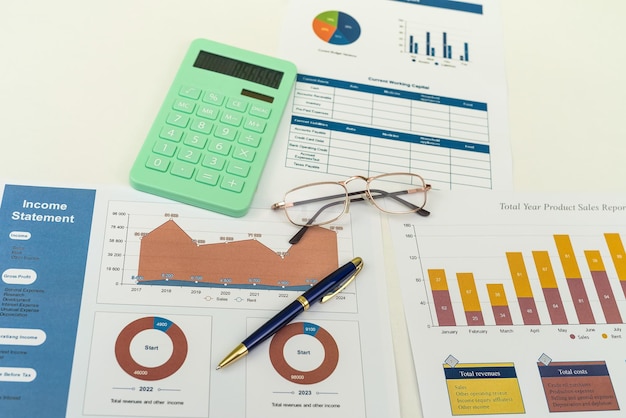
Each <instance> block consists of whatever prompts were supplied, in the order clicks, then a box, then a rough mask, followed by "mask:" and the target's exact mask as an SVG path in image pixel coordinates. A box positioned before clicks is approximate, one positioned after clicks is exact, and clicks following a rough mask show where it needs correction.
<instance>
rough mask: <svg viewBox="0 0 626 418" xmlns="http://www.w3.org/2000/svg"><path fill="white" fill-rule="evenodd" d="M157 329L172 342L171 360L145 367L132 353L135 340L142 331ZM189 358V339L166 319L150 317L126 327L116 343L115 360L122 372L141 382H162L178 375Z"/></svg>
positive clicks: (140, 319)
mask: <svg viewBox="0 0 626 418" xmlns="http://www.w3.org/2000/svg"><path fill="white" fill-rule="evenodd" d="M150 329H155V330H158V331H161V332H164V333H165V334H166V335H167V336H168V337H169V338H170V339H171V340H172V346H173V348H172V354H171V355H170V358H169V359H168V360H167V361H166V362H165V363H163V364H161V365H160V366H157V367H145V366H142V365H141V364H139V363H137V362H136V361H135V359H133V356H132V355H131V353H130V344H131V341H132V340H133V338H135V336H136V335H137V334H139V333H140V332H142V331H145V330H150ZM186 357H187V338H186V337H185V334H184V333H183V331H182V330H181V329H180V328H179V327H178V325H176V324H175V323H173V322H172V321H169V320H167V319H165V318H159V317H156V316H148V317H144V318H139V319H137V320H135V321H133V322H131V323H130V324H128V325H126V327H124V329H123V330H122V332H120V334H119V336H118V337H117V340H116V341H115V358H116V359H117V362H118V363H119V365H120V367H121V368H122V370H124V371H125V372H126V373H128V374H129V375H131V376H132V377H135V378H137V379H140V380H160V379H164V378H166V377H169V376H171V375H172V374H174V373H176V371H178V369H180V367H181V366H182V365H183V363H184V362H185V358H186Z"/></svg>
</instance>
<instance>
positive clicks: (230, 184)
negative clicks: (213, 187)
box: [220, 176, 245, 193]
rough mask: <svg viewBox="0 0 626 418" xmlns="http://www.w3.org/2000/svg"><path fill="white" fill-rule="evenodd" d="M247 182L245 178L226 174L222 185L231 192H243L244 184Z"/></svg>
mask: <svg viewBox="0 0 626 418" xmlns="http://www.w3.org/2000/svg"><path fill="white" fill-rule="evenodd" d="M244 184H245V182H244V181H243V179H240V178H238V177H233V176H224V178H223V179H222V182H221V183H220V187H221V188H222V189H225V190H230V191H231V192H237V193H239V192H241V191H242V190H243V185H244Z"/></svg>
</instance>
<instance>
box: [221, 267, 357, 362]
mask: <svg viewBox="0 0 626 418" xmlns="http://www.w3.org/2000/svg"><path fill="white" fill-rule="evenodd" d="M362 268H363V260H362V259H361V257H356V258H354V259H352V260H351V261H349V262H348V263H346V264H344V265H343V266H341V267H339V268H338V269H337V270H335V271H334V272H332V273H330V274H329V275H328V276H326V277H324V278H323V279H322V280H320V281H319V282H318V283H316V284H315V285H314V286H313V287H311V288H310V289H309V290H307V291H306V292H304V293H303V294H302V295H300V296H298V298H297V299H296V300H294V301H293V302H291V303H290V304H289V305H287V307H285V308H284V309H283V310H282V311H280V312H279V313H277V314H276V315H275V316H274V317H273V318H272V319H270V320H269V321H267V322H266V323H265V324H263V325H262V326H261V327H260V328H259V329H257V330H256V331H254V332H253V333H252V334H250V336H249V337H248V338H246V339H245V340H243V342H242V343H241V344H239V345H238V346H237V347H235V349H234V350H233V351H231V352H230V354H228V355H227V356H226V357H224V360H222V361H221V362H220V363H219V365H218V366H217V369H218V370H219V369H221V368H222V367H225V366H227V365H229V364H231V363H233V362H235V361H237V360H239V359H240V358H242V357H244V356H245V355H246V354H248V352H249V351H250V350H252V349H253V348H254V347H256V346H257V345H259V344H261V343H262V342H263V341H265V340H266V339H268V338H269V337H271V336H272V335H274V334H276V333H277V332H278V330H280V329H281V328H282V327H284V326H285V325H287V324H288V323H289V322H291V321H292V320H293V319H294V318H295V317H296V316H298V315H299V314H300V313H302V312H304V311H306V310H307V309H309V306H311V305H312V304H314V303H315V302H317V301H321V302H322V303H324V302H327V301H328V300H330V299H332V298H333V297H334V296H335V295H336V294H337V293H339V292H341V291H342V290H343V289H345V288H346V286H348V285H349V284H350V283H351V282H352V281H353V280H354V278H355V277H356V275H357V274H359V273H360V272H361V269H362Z"/></svg>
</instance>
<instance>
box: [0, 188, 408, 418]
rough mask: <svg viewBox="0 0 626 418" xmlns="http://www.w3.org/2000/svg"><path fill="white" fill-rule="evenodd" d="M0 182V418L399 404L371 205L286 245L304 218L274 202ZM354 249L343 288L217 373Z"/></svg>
mask: <svg viewBox="0 0 626 418" xmlns="http://www.w3.org/2000/svg"><path fill="white" fill-rule="evenodd" d="M0 187H1V188H0V199H1V206H0V243H1V245H0V274H1V275H2V276H1V281H0V294H1V295H2V299H1V301H0V409H1V410H2V411H3V415H6V416H11V417H14V418H22V417H24V418H31V417H38V416H40V417H43V416H45V417H49V418H64V417H72V418H75V417H87V416H95V415H97V416H100V417H129V416H141V417H185V418H190V417H226V416H237V417H268V416H272V417H291V416H294V415H297V416H300V417H318V416H320V415H323V416H329V417H345V416H359V417H366V416H367V417H381V416H385V417H387V416H389V417H394V416H399V405H398V394H397V385H396V376H395V367H394V356H393V349H392V340H391V331H390V327H389V313H388V305H387V296H386V288H385V282H384V280H381V279H380V278H381V277H382V275H383V271H382V270H383V268H384V262H383V261H382V260H381V258H380V257H381V254H382V249H381V245H382V240H381V238H380V235H381V230H380V228H371V227H370V225H371V224H373V223H377V222H378V214H377V213H376V212H375V211H369V210H364V211H363V213H362V214H361V213H360V214H359V216H358V217H357V216H354V217H353V216H350V214H346V215H345V216H344V217H342V218H341V220H340V221H338V222H336V223H334V224H333V225H332V226H331V227H326V228H321V227H314V228H312V229H311V230H310V231H309V232H308V233H307V234H306V235H305V236H304V237H303V238H302V240H301V241H300V242H299V243H298V244H295V245H291V244H289V242H288V240H289V238H290V237H291V236H292V235H293V234H295V233H296V232H297V231H298V229H299V228H297V227H295V226H293V225H291V224H290V223H289V222H288V221H287V219H286V218H285V216H284V214H283V213H282V212H276V211H272V210H271V209H269V207H263V208H262V207H256V208H253V209H252V210H251V211H250V213H249V214H248V215H247V216H246V217H245V218H237V219H235V218H230V217H226V216H223V215H219V214H215V213H212V212H208V211H205V210H202V209H198V208H194V207H191V206H187V205H183V204H179V203H175V202H172V201H169V200H165V199H161V198H158V197H156V196H151V195H147V194H144V193H141V192H138V191H135V190H132V189H130V187H119V188H99V189H94V188H77V187H76V186H64V185H60V186H59V185H53V186H51V185H23V184H7V185H2V186H0ZM365 209H369V208H367V206H366V207H365ZM354 222H356V223H354ZM354 257H362V259H363V260H364V267H363V270H362V272H361V274H359V276H358V278H357V279H356V280H355V281H354V282H353V283H352V284H351V285H350V286H349V287H348V288H346V289H345V290H344V291H343V292H341V293H340V294H339V295H338V296H337V297H336V298H334V299H332V300H330V301H328V302H327V303H323V304H316V305H314V306H312V307H311V309H309V310H308V311H307V312H305V313H303V314H302V315H300V316H298V317H297V318H296V319H295V320H294V321H293V322H292V323H291V324H290V325H288V326H287V327H285V328H283V330H281V331H279V333H277V334H276V335H275V336H274V337H273V338H270V339H268V340H267V341H266V342H264V343H263V344H261V345H259V346H258V347H257V348H256V349H255V350H253V351H251V352H250V354H249V355H248V356H247V357H246V358H244V359H242V360H241V361H239V362H237V363H235V364H232V365H230V366H228V367H226V368H223V369H221V370H216V366H217V364H218V362H219V361H220V360H221V359H222V358H223V357H224V356H225V355H226V354H228V353H229V352H230V350H231V349H232V348H233V347H234V346H236V345H237V344H239V343H240V342H241V341H242V340H243V339H244V338H245V337H246V336H247V335H249V334H250V333H251V332H252V331H254V330H255V329H256V328H258V327H259V326H260V325H261V324H262V323H263V322H264V321H266V320H267V319H269V318H271V317H272V316H273V315H274V314H275V313H276V312H278V311H279V310H280V309H282V308H283V307H284V306H286V305H287V304H289V303H291V302H292V301H293V300H294V299H295V298H296V297H297V296H299V295H300V294H302V293H303V292H304V291H305V290H306V289H308V288H309V287H310V286H311V285H313V284H314V283H316V282H317V281H318V280H320V279H322V278H323V277H324V276H326V275H327V274H329V273H331V272H332V271H334V270H335V269H337V267H338V266H339V265H343V264H344V263H346V262H348V261H350V260H351V259H353V258H354ZM372 365H375V367H372Z"/></svg>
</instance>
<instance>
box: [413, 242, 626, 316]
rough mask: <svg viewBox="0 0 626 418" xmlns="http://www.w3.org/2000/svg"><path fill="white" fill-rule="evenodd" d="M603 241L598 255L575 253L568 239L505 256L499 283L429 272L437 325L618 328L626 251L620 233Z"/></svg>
mask: <svg viewBox="0 0 626 418" xmlns="http://www.w3.org/2000/svg"><path fill="white" fill-rule="evenodd" d="M602 237H603V240H604V248H598V249H586V248H580V249H579V248H576V249H575V248H574V245H575V244H574V243H573V239H572V237H571V236H570V235H569V234H553V235H552V236H551V239H552V241H553V246H552V248H550V249H549V250H543V249H537V250H531V251H530V252H527V254H525V253H524V252H522V251H503V253H502V257H503V259H504V260H505V261H506V266H507V268H508V273H509V274H508V277H505V275H503V276H502V279H501V280H500V281H496V280H493V279H491V278H489V279H487V280H485V279H483V278H478V277H476V273H474V272H467V271H453V270H451V269H446V268H427V269H426V276H427V280H426V281H425V285H426V286H427V287H429V288H430V299H431V301H432V302H431V310H432V312H433V314H434V315H433V317H434V318H435V319H436V324H435V325H438V326H458V325H467V326H483V325H497V326H506V325H528V326H539V325H567V324H580V325H585V324H622V323H623V317H622V314H621V312H620V306H619V304H620V303H621V304H623V302H624V299H625V296H626V251H625V249H624V245H623V240H622V236H621V235H620V234H619V233H612V232H606V233H603V234H602ZM607 255H608V257H607ZM607 258H608V260H607ZM537 290H539V291H537ZM455 300H456V301H457V303H455V302H454V301H455ZM487 315H488V316H489V318H490V321H489V322H488V321H486V316H487Z"/></svg>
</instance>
